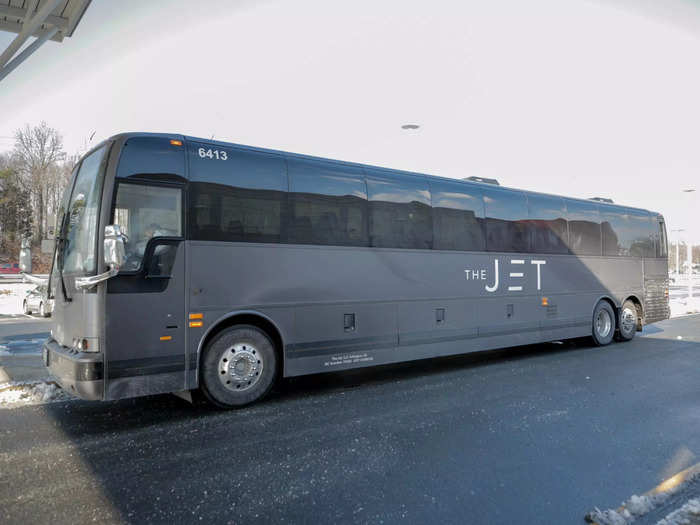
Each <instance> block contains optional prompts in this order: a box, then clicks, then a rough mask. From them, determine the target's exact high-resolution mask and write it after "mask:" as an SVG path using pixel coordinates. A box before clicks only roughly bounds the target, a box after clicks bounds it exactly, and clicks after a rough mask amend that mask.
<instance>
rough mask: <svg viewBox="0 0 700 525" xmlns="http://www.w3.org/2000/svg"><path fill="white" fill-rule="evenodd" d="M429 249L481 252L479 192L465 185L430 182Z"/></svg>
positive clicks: (482, 208)
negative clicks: (431, 223)
mask: <svg viewBox="0 0 700 525" xmlns="http://www.w3.org/2000/svg"><path fill="white" fill-rule="evenodd" d="M430 192H431V194H432V201H433V248H435V249H436V250H466V251H483V250H485V249H486V245H485V240H484V231H483V220H484V203H483V201H482V196H481V192H480V191H479V188H476V187H472V186H470V185H467V184H459V183H452V182H446V181H437V182H435V181H431V182H430Z"/></svg>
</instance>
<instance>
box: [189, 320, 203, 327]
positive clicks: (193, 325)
mask: <svg viewBox="0 0 700 525" xmlns="http://www.w3.org/2000/svg"><path fill="white" fill-rule="evenodd" d="M202 324H204V323H202V321H190V328H199V327H200V326H202Z"/></svg>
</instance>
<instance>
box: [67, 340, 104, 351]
mask: <svg viewBox="0 0 700 525" xmlns="http://www.w3.org/2000/svg"><path fill="white" fill-rule="evenodd" d="M73 348H75V349H76V350H78V351H79V352H99V351H100V345H99V339H98V338H97V337H76V338H74V339H73Z"/></svg>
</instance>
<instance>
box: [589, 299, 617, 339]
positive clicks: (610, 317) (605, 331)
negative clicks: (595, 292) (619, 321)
mask: <svg viewBox="0 0 700 525" xmlns="http://www.w3.org/2000/svg"><path fill="white" fill-rule="evenodd" d="M614 335H615V312H614V311H613V308H612V306H610V303H608V302H607V301H602V300H601V301H598V304H597V305H596V306H595V309H594V310H593V329H592V333H591V337H592V339H593V343H594V344H595V345H596V346H605V345H609V344H610V343H611V342H612V340H613V337H614Z"/></svg>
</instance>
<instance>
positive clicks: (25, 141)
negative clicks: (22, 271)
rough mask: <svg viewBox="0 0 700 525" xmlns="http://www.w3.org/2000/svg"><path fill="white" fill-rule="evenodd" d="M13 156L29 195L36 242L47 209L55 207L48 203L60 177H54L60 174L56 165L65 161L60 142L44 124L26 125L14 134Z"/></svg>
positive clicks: (42, 235) (38, 239) (41, 233)
mask: <svg viewBox="0 0 700 525" xmlns="http://www.w3.org/2000/svg"><path fill="white" fill-rule="evenodd" d="M13 156H14V158H15V162H16V163H17V168H18V171H19V174H20V177H21V180H22V183H23V185H24V187H25V189H26V190H27V191H29V192H30V194H31V198H32V202H33V204H34V209H35V212H36V218H37V221H36V233H37V239H36V240H37V241H40V240H41V239H43V238H44V232H45V231H46V216H47V211H48V210H47V205H52V207H53V206H55V202H51V201H52V200H55V199H54V196H55V194H56V193H57V191H56V186H57V182H58V180H60V179H62V177H63V176H62V175H61V176H60V177H59V176H58V175H57V174H58V173H60V171H61V170H59V165H58V164H59V162H61V161H62V160H63V159H64V158H65V153H64V151H63V138H62V137H61V134H60V133H59V132H58V131H57V130H56V129H54V128H51V127H49V126H48V125H47V124H46V122H41V124H39V125H38V126H29V125H26V126H25V127H24V128H22V129H18V130H17V131H16V132H15V147H14V151H13ZM59 198H60V197H59Z"/></svg>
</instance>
